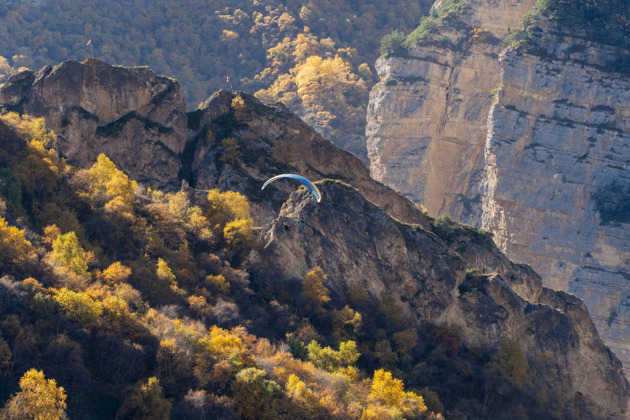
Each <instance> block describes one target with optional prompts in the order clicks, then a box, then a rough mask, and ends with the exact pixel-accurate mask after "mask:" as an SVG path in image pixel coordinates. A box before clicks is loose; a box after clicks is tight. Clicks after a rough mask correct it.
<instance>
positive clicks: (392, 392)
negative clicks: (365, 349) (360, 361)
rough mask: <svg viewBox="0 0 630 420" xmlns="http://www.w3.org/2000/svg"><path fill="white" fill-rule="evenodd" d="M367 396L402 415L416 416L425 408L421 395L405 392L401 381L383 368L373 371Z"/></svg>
mask: <svg viewBox="0 0 630 420" xmlns="http://www.w3.org/2000/svg"><path fill="white" fill-rule="evenodd" d="M368 398H369V399H370V400H372V401H374V402H376V403H378V404H381V405H383V406H385V407H387V408H389V409H391V410H394V412H396V413H398V414H399V415H403V416H410V417H418V415H419V414H420V413H422V412H423V411H426V409H427V407H426V405H425V404H424V400H423V399H422V397H420V396H418V395H416V394H414V393H413V392H409V391H407V392H406V391H405V390H404V384H403V381H402V380H400V379H396V378H393V377H392V374H391V372H387V371H385V370H383V369H378V370H376V371H375V372H374V378H373V379H372V385H371V386H370V395H369V397H368Z"/></svg>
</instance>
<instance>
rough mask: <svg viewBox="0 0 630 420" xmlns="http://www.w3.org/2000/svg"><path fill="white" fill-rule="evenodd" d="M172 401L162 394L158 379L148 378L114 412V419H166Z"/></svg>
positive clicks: (168, 415)
mask: <svg viewBox="0 0 630 420" xmlns="http://www.w3.org/2000/svg"><path fill="white" fill-rule="evenodd" d="M171 408H172V403H171V402H170V401H169V400H167V399H166V398H164V396H163V395H162V387H161V386H160V381H159V380H158V379H157V378H155V377H152V378H149V379H148V380H147V382H146V383H144V384H142V385H140V386H139V387H138V389H137V390H136V392H134V393H133V395H131V396H130V397H129V398H127V400H125V402H124V403H123V405H122V406H121V407H120V408H119V409H118V411H117V412H116V420H168V419H169V418H170V413H171Z"/></svg>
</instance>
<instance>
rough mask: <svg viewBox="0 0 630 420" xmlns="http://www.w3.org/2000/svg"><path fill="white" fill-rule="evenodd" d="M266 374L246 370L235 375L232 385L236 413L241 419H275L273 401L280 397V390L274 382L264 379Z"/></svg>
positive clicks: (250, 369)
mask: <svg viewBox="0 0 630 420" xmlns="http://www.w3.org/2000/svg"><path fill="white" fill-rule="evenodd" d="M266 375H267V374H266V372H265V371H264V370H260V369H257V368H246V369H243V370H241V371H240V372H239V373H238V374H237V375H236V380H235V381H234V384H233V385H232V390H233V392H234V400H235V402H236V406H237V409H238V413H239V414H240V415H241V418H243V419H251V420H258V419H269V420H271V419H275V418H277V417H278V415H277V413H276V412H274V400H275V399H277V398H279V397H280V396H281V395H282V388H280V385H278V384H277V383H276V382H275V381H273V380H270V379H265V376H266Z"/></svg>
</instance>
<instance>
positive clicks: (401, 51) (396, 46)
mask: <svg viewBox="0 0 630 420" xmlns="http://www.w3.org/2000/svg"><path fill="white" fill-rule="evenodd" d="M405 54H407V48H406V47H405V34H403V33H402V32H400V31H399V30H397V29H396V30H394V31H392V32H390V33H389V34H387V35H385V36H384V37H383V38H381V55H382V56H384V57H385V58H389V57H403V56H404V55H405Z"/></svg>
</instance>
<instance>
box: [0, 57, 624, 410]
mask: <svg viewBox="0 0 630 420" xmlns="http://www.w3.org/2000/svg"><path fill="white" fill-rule="evenodd" d="M66 72H67V73H66ZM63 74H66V75H67V76H68V77H70V80H77V78H78V79H79V80H81V78H83V80H90V82H89V83H86V84H82V83H75V84H74V85H73V84H70V85H64V81H63V79H64V78H63V77H62V75H63ZM77 75H81V78H79V77H78V76H77ZM86 75H91V76H90V77H92V79H89V78H88V77H87V76H86ZM101 77H102V79H100V78H101ZM107 80H110V81H111V91H109V96H108V90H107V89H106V87H107V86H108V84H107ZM29 81H30V82H29ZM53 82H54V83H53ZM117 82H119V83H117ZM169 83H170V84H169ZM143 85H144V86H145V88H144V89H140V88H139V86H143ZM58 86H67V89H62V90H61V91H62V92H65V93H64V95H63V97H62V98H61V99H60V101H59V102H55V103H54V106H43V105H42V106H41V107H40V108H38V107H37V106H35V104H36V103H40V104H46V103H48V102H47V101H46V100H44V99H41V98H51V96H49V95H48V93H47V92H48V91H47V89H48V88H49V87H50V88H51V91H52V92H55V91H57V92H59V91H60V90H58ZM73 86H74V87H76V90H75V89H72V87H73ZM155 86H158V87H159V88H157V89H154V87H155ZM165 86H171V88H170V89H168V90H167V91H168V92H170V95H171V96H169V95H160V94H159V92H162V91H163V90H162V89H163V87H165ZM94 92H100V93H99V95H95V94H94ZM125 92H126V94H124V93H125ZM177 92H178V88H177V84H176V82H174V81H172V80H170V79H166V80H164V79H163V78H160V77H157V76H155V75H154V74H152V73H151V72H150V71H149V70H148V69H124V68H117V67H110V66H107V65H106V64H104V63H101V62H98V61H96V60H88V61H87V62H84V63H76V62H68V63H63V64H61V65H59V66H56V67H55V68H53V69H47V70H42V71H40V72H37V73H31V72H29V73H23V74H22V75H20V76H18V77H16V78H14V79H12V80H9V82H8V83H7V85H6V86H5V87H4V88H3V89H2V91H1V93H0V95H2V98H9V99H10V102H9V103H6V104H4V108H3V109H5V110H6V109H10V108H12V107H29V108H28V109H29V112H33V113H35V114H36V115H39V116H42V117H43V118H45V119H46V120H50V122H51V124H56V123H57V122H58V121H59V119H60V112H61V113H63V112H65V111H64V110H69V111H67V112H69V113H70V115H74V114H73V113H74V112H77V111H76V110H77V109H78V107H79V106H80V107H81V108H82V109H90V108H88V105H89V103H90V102H91V101H96V102H98V103H101V104H109V107H108V108H107V109H109V110H112V109H113V110H116V109H124V113H123V114H124V115H127V114H129V113H132V114H133V115H137V117H134V118H133V119H135V120H140V119H142V121H143V122H144V124H139V125H134V126H133V127H134V130H128V129H127V128H125V127H127V126H128V125H129V124H131V122H130V121H129V120H128V119H124V118H123V120H122V121H120V118H122V117H117V115H118V114H114V113H112V114H111V115H113V116H112V117H111V118H113V119H114V122H116V125H119V124H120V125H121V126H122V127H123V129H121V130H120V131H118V132H117V135H116V137H114V138H115V139H116V142H115V144H117V145H118V146H117V147H118V148H116V147H114V146H112V149H111V150H118V153H114V157H112V160H110V159H109V158H107V157H106V156H105V155H103V154H98V155H97V157H96V160H95V161H93V160H90V159H92V158H91V156H92V155H89V154H86V153H84V154H76V155H75V158H74V159H73V160H72V162H73V163H76V164H79V165H80V167H76V166H72V165H71V164H70V163H69V162H70V160H69V161H66V160H65V159H64V158H63V154H65V153H66V152H67V151H68V150H71V149H69V148H68V144H70V143H69V142H68V141H67V140H66V139H67V138H77V139H80V141H79V142H78V143H77V147H78V148H79V150H81V148H82V147H84V146H85V145H89V150H90V151H91V152H98V151H99V148H103V150H109V149H107V147H109V145H111V143H112V140H111V139H110V138H106V137H104V136H101V135H100V134H99V133H102V130H103V129H102V128H100V129H99V125H98V124H99V122H101V121H103V122H106V125H108V126H109V125H110V124H111V123H112V121H109V119H106V118H105V115H106V113H105V111H103V114H99V113H98V112H94V116H93V117H90V118H89V122H90V124H86V123H85V122H83V120H81V119H80V118H68V119H67V123H66V124H65V125H63V124H62V126H61V128H60V134H59V136H56V135H55V134H53V133H51V132H49V131H47V130H46V129H45V126H44V119H36V118H35V117H33V116H28V115H27V114H24V115H22V116H20V115H19V114H17V113H15V112H10V113H6V114H4V115H2V116H1V117H0V135H1V137H0V140H1V141H2V144H3V148H2V151H3V153H2V154H0V179H2V188H0V197H1V201H0V238H1V239H2V240H1V241H0V248H1V249H0V272H1V274H2V277H0V378H1V380H0V398H1V400H0V403H1V404H3V405H4V407H3V408H2V412H1V413H0V415H9V416H10V415H12V413H17V412H18V411H19V410H24V408H25V407H26V408H29V407H30V405H29V404H28V403H25V401H28V398H30V396H31V395H33V394H30V392H33V393H35V395H39V394H37V393H38V392H41V390H42V389H43V388H44V385H41V384H46V389H51V394H47V398H49V399H50V400H54V401H56V402H57V405H56V406H55V407H56V408H54V409H55V410H61V411H63V410H66V411H67V413H68V414H69V416H70V418H90V419H94V418H113V417H115V416H116V417H117V418H137V416H138V415H140V413H147V412H149V413H151V414H150V415H151V417H152V418H164V419H166V418H169V416H171V417H172V418H213V417H219V418H245V419H258V418H274V419H275V418H287V419H289V418H321V419H330V418H332V419H342V418H343V419H348V418H350V419H358V418H370V417H372V418H401V417H404V418H410V419H411V418H418V419H429V420H431V419H433V420H437V419H439V418H442V417H441V416H442V414H440V413H443V414H444V415H445V416H446V417H448V418H462V417H477V418H505V417H514V416H516V417H518V418H554V417H555V418H566V419H570V418H581V419H582V418H583V419H604V418H613V419H617V418H618V419H622V418H624V417H625V413H626V411H627V407H626V405H627V400H628V395H629V392H630V390H629V385H628V382H627V381H626V379H625V377H624V375H623V373H622V369H621V364H620V362H619V360H618V359H617V358H616V357H615V356H614V354H613V353H612V352H611V351H610V350H609V349H607V348H606V347H605V346H604V345H603V344H602V341H601V339H600V338H599V336H598V335H597V332H596V330H595V328H594V326H593V323H592V322H591V320H590V318H589V316H588V311H587V310H586V308H585V307H584V305H583V303H582V302H581V301H580V300H579V299H577V298H575V297H573V296H570V295H567V294H566V293H563V292H554V291H551V290H549V289H545V288H543V287H542V286H541V279H540V277H539V276H538V275H537V274H536V273H534V272H533V271H532V270H531V269H530V268H529V267H526V266H522V265H518V264H514V263H512V262H511V261H509V260H508V259H507V257H506V256H505V255H503V254H502V253H501V252H500V251H499V250H498V249H497V247H496V246H495V244H494V243H493V241H492V238H491V234H490V233H488V232H485V231H479V230H476V229H474V228H472V227H469V226H464V225H460V224H458V223H456V222H454V221H452V220H450V219H448V218H438V219H432V218H429V217H427V216H426V215H424V214H423V213H421V212H420V211H418V210H417V209H415V207H414V206H413V205H412V204H411V203H410V202H408V201H407V200H406V199H404V198H403V197H400V196H398V195H397V194H396V193H394V192H393V191H392V190H390V189H389V188H387V187H385V186H383V185H381V184H379V183H378V182H376V181H373V180H371V179H370V178H369V177H368V175H367V172H366V170H365V168H364V167H363V166H362V165H361V163H360V162H359V161H358V159H356V158H354V157H353V156H352V155H351V154H349V153H348V152H344V151H341V150H339V149H337V148H336V147H335V146H334V145H332V144H331V143H329V142H327V141H326V140H324V139H322V138H321V137H320V136H318V135H317V134H316V133H315V132H314V131H313V130H312V129H310V128H309V127H308V126H306V125H305V124H304V123H303V122H301V121H300V120H299V118H297V117H296V116H295V115H294V114H292V113H291V112H289V111H288V110H286V109H285V108H283V107H277V108H271V107H268V106H266V105H263V104H262V103H260V102H259V101H257V100H256V99H255V98H253V97H251V96H248V95H244V94H234V93H231V92H219V93H217V94H216V95H213V96H212V97H211V98H210V99H208V101H206V102H205V103H204V105H203V106H202V107H201V108H200V109H199V110H197V111H194V112H192V113H189V114H187V115H186V133H187V134H186V136H185V140H186V141H185V142H184V144H183V145H182V144H181V143H177V144H179V145H180V146H178V147H180V150H181V153H179V154H176V153H174V152H173V153H171V154H169V156H170V157H171V159H173V161H174V162H176V163H179V165H180V168H181V170H180V171H179V178H175V179H173V180H172V181H170V182H169V180H168V177H167V176H166V175H165V174H164V173H161V172H160V171H159V169H160V168H161V166H160V165H162V164H163V162H161V161H158V162H157V163H153V162H151V161H148V162H143V165H142V167H143V168H147V169H146V171H145V172H143V174H144V176H145V177H144V178H143V184H140V185H139V184H138V183H137V182H136V181H135V180H133V179H132V178H130V177H129V176H128V175H127V174H125V173H124V172H123V171H122V170H120V169H119V168H122V169H125V170H126V169H127V166H129V168H130V169H133V168H135V167H136V166H134V164H132V160H131V159H127V158H126V157H125V156H124V153H123V152H124V151H125V148H126V146H125V145H127V144H131V145H135V144H136V142H137V141H139V139H140V141H142V139H145V138H146V139H151V138H152V137H151V136H154V135H155V133H156V131H157V132H158V133H159V132H160V130H159V129H157V130H156V124H155V120H154V119H153V118H155V119H158V118H162V117H163V115H164V113H162V112H158V111H160V110H166V111H168V112H166V111H165V113H166V114H168V115H171V114H172V115H175V116H177V119H175V121H179V118H180V117H179V115H180V114H179V113H177V112H174V113H172V112H173V111H172V110H179V109H182V108H181V107H182V105H181V104H180V103H179V102H178V99H177V98H178V96H177V95H176V93H177ZM154 95H156V96H157V98H162V99H164V101H159V100H154V99H150V98H155V97H156V96H154ZM59 96H61V95H59ZM64 98H67V100H68V102H67V103H65V102H63V99H64ZM107 98H109V101H107V100H106V99H107ZM121 98H123V100H122V102H123V103H124V104H132V105H128V107H124V106H122V104H119V103H118V101H119V100H121ZM165 98H170V99H168V100H167V99H165ZM36 99H37V100H36ZM147 101H148V102H149V104H147ZM133 104H137V106H138V108H134V106H133ZM95 108H96V110H97V111H98V108H100V107H95ZM12 109H19V108H12ZM21 109H25V108H21ZM169 110H171V111H169ZM108 112H109V111H108ZM78 115H79V116H80V115H83V113H82V112H78ZM115 118H118V119H115ZM62 119H63V117H62ZM133 119H132V120H133ZM157 121H162V120H157ZM167 121H168V119H167ZM86 127H87V128H88V129H87V130H86V129H85V128H86ZM75 130H76V131H75ZM81 130H83V131H81ZM143 130H144V131H143ZM78 132H82V133H83V137H81V136H79V135H78V134H76V133H78ZM169 132H171V133H172V132H178V133H181V131H177V130H176V129H175V128H173V130H172V131H169ZM125 133H129V135H130V138H126V137H125ZM75 135H76V136H75ZM165 147H166V146H165ZM171 147H173V148H174V147H175V146H171ZM128 153H130V152H129V151H128ZM138 156H140V155H138ZM138 160H140V159H138ZM152 166H154V167H155V168H156V172H157V173H156V178H155V179H151V171H150V170H149V168H150V167H152ZM281 171H282V172H284V171H292V172H298V173H302V174H304V175H307V176H309V177H310V178H312V179H313V180H314V181H317V184H318V186H319V188H320V190H321V192H322V196H323V200H322V202H321V203H316V202H315V200H313V198H312V197H311V195H310V193H307V192H306V190H304V189H303V188H298V187H297V186H296V185H295V184H292V183H289V182H285V183H283V182H280V181H279V182H277V183H276V184H274V186H273V188H271V187H268V188H269V189H266V190H264V191H262V192H261V191H260V186H261V184H262V182H263V180H265V179H266V178H268V177H269V176H270V175H272V174H276V173H278V172H281ZM323 178H335V179H332V180H331V179H323ZM144 183H146V184H144ZM148 184H151V185H154V187H152V188H146V187H147V185H148ZM162 184H163V185H166V186H167V187H169V188H170V189H167V190H165V191H160V190H159V189H157V188H156V187H155V186H158V185H162ZM180 184H181V189H180V190H179V191H177V189H176V187H175V186H176V185H180ZM350 184H351V185H350ZM217 187H218V188H220V190H219V189H215V188H217ZM228 189H233V190H235V191H240V192H241V193H242V194H241V193H238V192H235V191H227V190H228ZM250 204H251V206H250ZM250 209H251V211H252V215H250V214H249V212H250ZM384 209H387V210H388V211H387V212H386V211H385V210H384ZM388 213H389V214H388ZM390 214H393V215H396V218H392V216H391V215H390ZM252 216H254V218H255V219H256V220H257V222H258V223H255V221H254V220H253V219H252ZM401 219H402V220H407V221H409V222H413V223H415V224H406V223H403V222H401V221H400V220H401ZM262 223H264V225H263V226H262V227H260V228H259V229H255V228H254V227H253V226H254V225H255V224H262ZM337 349H338V350H337ZM44 375H45V376H44ZM21 378H22V381H20V379H21ZM45 379H55V380H56V383H50V382H48V383H44V382H43V381H44V380H45ZM29 381H31V382H29ZM33 381H34V382H33ZM33 383H34V384H35V385H37V384H40V385H41V386H39V387H38V386H34V387H31V388H29V384H33ZM58 386H61V387H63V388H64V390H59V389H58V388H57V387H58ZM405 386H406V388H405ZM409 389H413V390H415V391H414V392H412V391H409ZM53 391H54V392H53ZM66 397H67V398H66ZM39 398H42V397H41V396H40V397H39ZM52 409H53V408H50V407H49V410H52ZM16 410H17V411H16Z"/></svg>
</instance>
